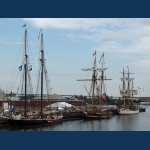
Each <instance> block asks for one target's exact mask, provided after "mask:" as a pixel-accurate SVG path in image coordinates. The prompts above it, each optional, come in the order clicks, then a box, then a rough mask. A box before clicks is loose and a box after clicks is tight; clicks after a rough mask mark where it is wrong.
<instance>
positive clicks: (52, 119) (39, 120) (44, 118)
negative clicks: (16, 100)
mask: <svg viewBox="0 0 150 150" xmlns="http://www.w3.org/2000/svg"><path fill="white" fill-rule="evenodd" d="M26 38H27V30H26V29H25V40H24V57H25V61H24V64H23V65H24V76H23V77H24V81H25V82H24V93H25V94H24V112H23V114H22V115H20V114H19V115H16V116H15V115H14V114H13V113H12V117H11V118H10V119H8V122H9V124H10V125H12V126H35V125H52V124H56V123H59V122H61V119H62V116H61V117H58V116H51V115H43V106H42V101H43V74H44V69H45V62H44V46H43V33H41V50H40V53H41V58H40V68H41V70H40V77H41V104H40V105H41V110H40V112H39V114H38V116H36V117H35V116H34V115H31V116H30V117H29V116H28V113H27V110H26V102H27V79H28V78H27V77H29V76H28V75H27V71H28V55H27V52H26V47H27V45H26V44H27V43H26Z"/></svg>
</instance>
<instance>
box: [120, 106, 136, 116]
mask: <svg viewBox="0 0 150 150" xmlns="http://www.w3.org/2000/svg"><path fill="white" fill-rule="evenodd" d="M118 113H119V115H133V114H138V113H139V110H131V109H129V108H121V109H118Z"/></svg>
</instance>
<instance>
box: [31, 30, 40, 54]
mask: <svg viewBox="0 0 150 150" xmlns="http://www.w3.org/2000/svg"><path fill="white" fill-rule="evenodd" d="M28 35H29V36H30V37H31V39H32V40H33V42H34V44H35V45H36V46H37V49H39V50H40V47H39V46H38V45H37V44H36V42H35V41H34V39H33V38H32V36H31V35H30V33H28ZM38 53H39V51H38Z"/></svg>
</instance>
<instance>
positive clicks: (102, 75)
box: [99, 53, 104, 106]
mask: <svg viewBox="0 0 150 150" xmlns="http://www.w3.org/2000/svg"><path fill="white" fill-rule="evenodd" d="M101 59H103V60H102V74H101V80H100V87H101V89H100V103H99V105H100V106H101V105H102V90H103V89H102V87H103V79H104V70H103V63H104V53H103V55H102V56H101ZM101 59H100V61H101Z"/></svg>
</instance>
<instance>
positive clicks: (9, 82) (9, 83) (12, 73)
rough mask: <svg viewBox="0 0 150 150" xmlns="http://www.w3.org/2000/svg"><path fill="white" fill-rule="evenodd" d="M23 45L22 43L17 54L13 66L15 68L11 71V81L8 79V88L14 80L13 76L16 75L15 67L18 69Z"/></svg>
mask: <svg viewBox="0 0 150 150" xmlns="http://www.w3.org/2000/svg"><path fill="white" fill-rule="evenodd" d="M21 46H22V44H21V45H20V48H19V50H18V54H17V57H16V60H15V63H14V66H13V69H12V72H11V75H10V78H9V81H8V84H7V87H6V89H8V88H9V86H10V85H11V82H12V80H11V79H12V78H13V76H14V72H15V69H16V65H17V60H19V59H18V58H19V55H20V53H21ZM19 52H20V53H19ZM9 90H10V89H9Z"/></svg>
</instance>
